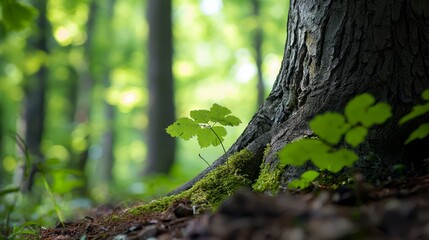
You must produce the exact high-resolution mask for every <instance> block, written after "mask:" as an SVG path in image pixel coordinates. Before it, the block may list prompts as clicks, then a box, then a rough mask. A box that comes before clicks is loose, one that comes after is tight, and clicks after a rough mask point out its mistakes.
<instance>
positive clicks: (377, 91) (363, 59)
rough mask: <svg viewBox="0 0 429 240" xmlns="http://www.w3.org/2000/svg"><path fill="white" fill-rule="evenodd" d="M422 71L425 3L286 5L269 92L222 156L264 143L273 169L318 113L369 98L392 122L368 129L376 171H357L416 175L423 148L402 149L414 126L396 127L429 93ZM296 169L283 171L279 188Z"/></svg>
mask: <svg viewBox="0 0 429 240" xmlns="http://www.w3.org/2000/svg"><path fill="white" fill-rule="evenodd" d="M428 69H429V2H428V1H425V0H415V1H406V0H394V1H387V0H379V1H340V0H328V1H316V0H313V1H303V0H295V1H294V0H292V1H291V3H290V10H289V20H288V39H287V41H286V48H285V52H284V56H283V61H282V65H281V69H280V72H279V74H278V76H277V79H276V82H275V84H274V87H273V89H272V91H271V93H270V95H269V96H268V98H267V100H266V102H265V103H264V105H263V106H262V107H261V108H260V109H259V111H258V112H257V113H256V114H255V115H254V117H253V118H252V120H251V121H250V123H249V125H248V126H247V128H246V129H245V130H244V132H243V134H242V135H241V136H240V138H239V139H238V140H237V142H236V143H235V144H234V145H233V146H232V147H231V149H229V151H228V153H227V154H231V153H232V152H236V151H237V150H240V149H242V148H245V147H247V146H254V147H255V146H256V149H258V150H259V148H264V147H265V145H266V144H271V150H270V151H269V153H268V155H267V156H266V158H265V160H264V161H265V164H275V163H276V161H277V155H276V153H277V152H278V151H279V150H280V149H281V148H283V147H284V146H285V145H286V144H287V143H289V142H290V141H292V140H294V139H296V138H297V137H302V136H308V135H311V134H312V133H311V131H310V129H309V128H308V121H309V120H311V118H312V117H314V116H315V115H316V114H318V113H322V112H325V111H335V112H343V109H344V107H345V104H346V103H347V101H348V100H350V99H351V98H352V97H353V96H355V95H357V94H360V93H363V92H369V93H371V94H373V95H374V96H376V97H377V99H378V100H381V101H386V102H388V103H389V104H391V105H392V107H393V114H394V116H393V118H391V119H390V120H389V121H388V122H387V123H386V124H384V125H382V126H379V127H376V128H373V129H372V130H371V131H370V132H369V136H368V138H367V140H366V142H365V143H364V144H363V146H364V147H361V148H360V149H358V152H359V153H362V154H368V153H371V154H374V155H375V158H377V159H378V160H379V161H378V162H377V163H374V164H378V166H377V168H375V167H374V166H375V165H372V166H366V163H364V162H363V161H362V160H359V161H358V164H357V165H358V166H359V167H361V168H362V169H363V170H364V172H365V173H366V175H367V176H374V175H378V176H379V177H383V175H388V174H390V171H391V167H392V166H393V165H394V164H396V163H404V164H406V165H408V166H410V165H413V164H414V165H415V167H416V166H417V169H418V166H419V164H421V162H422V160H423V159H424V158H425V157H427V154H426V155H425V153H422V151H421V150H420V151H415V149H416V148H417V149H418V147H420V146H424V144H426V146H427V144H428V141H427V140H426V141H420V143H418V144H417V145H415V146H414V147H404V144H403V142H404V140H405V139H406V137H407V136H408V134H409V133H410V130H411V129H415V127H416V126H417V125H418V124H419V123H418V122H413V123H412V124H408V125H405V126H403V127H400V126H398V124H397V122H398V120H399V118H400V117H401V116H403V115H404V114H406V113H408V112H409V111H410V109H411V107H412V106H413V105H414V104H416V103H417V102H418V99H419V96H420V93H421V92H422V91H423V90H424V89H425V88H428V87H429V70H428ZM424 120H426V121H428V118H427V117H426V118H425V119H424ZM424 120H422V121H424ZM261 136H264V137H261ZM423 149H424V148H423ZM259 151H260V150H259ZM410 157H411V158H412V159H410ZM225 159H226V156H222V157H220V158H219V159H218V160H217V161H215V163H214V164H213V165H212V166H210V167H209V168H208V169H207V170H205V171H204V172H203V173H201V174H200V175H198V176H197V177H196V178H195V179H193V180H192V181H190V182H189V183H187V184H185V185H183V186H181V187H180V188H178V189H177V190H176V191H174V192H177V191H182V190H184V189H187V188H188V187H190V186H192V184H193V182H195V181H197V180H198V179H200V178H202V177H203V176H204V175H205V173H206V172H208V171H210V170H212V169H213V168H215V167H216V166H217V165H219V164H221V163H222V162H224V161H225ZM415 169H416V168H415ZM303 170H304V169H299V168H291V167H289V168H287V169H286V170H285V173H284V174H283V176H282V181H283V182H287V181H288V180H289V179H292V178H295V177H297V176H298V174H299V173H301V172H302V171H303ZM174 192H173V193H174Z"/></svg>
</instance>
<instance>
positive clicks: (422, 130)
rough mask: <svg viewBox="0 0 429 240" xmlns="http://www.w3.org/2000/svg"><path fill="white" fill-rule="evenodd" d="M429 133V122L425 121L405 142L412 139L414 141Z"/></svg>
mask: <svg viewBox="0 0 429 240" xmlns="http://www.w3.org/2000/svg"><path fill="white" fill-rule="evenodd" d="M428 135H429V123H424V124H422V125H420V126H419V127H418V128H417V129H416V130H414V131H413V132H412V133H411V134H410V136H409V137H408V139H407V140H406V141H405V144H408V143H410V142H411V141H414V140H416V139H423V138H425V137H427V136H428Z"/></svg>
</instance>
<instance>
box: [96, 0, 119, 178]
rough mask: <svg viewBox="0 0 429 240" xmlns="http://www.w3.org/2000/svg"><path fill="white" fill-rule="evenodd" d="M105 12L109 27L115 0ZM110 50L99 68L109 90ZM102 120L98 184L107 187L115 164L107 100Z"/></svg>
mask: <svg viewBox="0 0 429 240" xmlns="http://www.w3.org/2000/svg"><path fill="white" fill-rule="evenodd" d="M102 4H106V5H105V7H106V10H105V11H106V12H105V15H104V16H105V17H106V19H105V21H106V22H107V23H110V24H109V25H112V21H111V19H113V15H114V7H115V4H116V0H109V1H106V2H105V3H102ZM112 31H113V29H112V28H109V29H107V31H105V32H104V33H105V34H106V36H105V37H106V38H108V37H110V34H111V32H112ZM109 53H110V48H106V49H105V51H104V54H105V58H104V59H105V60H106V59H107V61H104V62H101V63H100V68H101V69H102V72H103V73H102V78H103V79H102V82H103V86H104V89H109V87H111V78H110V65H111V64H110V61H109V60H110V55H109ZM104 118H105V128H104V133H103V139H102V143H101V144H102V149H103V154H102V156H101V161H100V163H99V164H100V165H99V174H100V180H101V181H100V182H101V183H102V185H104V186H109V183H110V182H111V181H112V178H113V166H114V163H115V156H114V150H115V127H114V126H115V121H116V107H115V106H113V105H111V104H110V103H108V102H107V100H104Z"/></svg>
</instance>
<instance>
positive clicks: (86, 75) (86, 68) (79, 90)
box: [70, 0, 98, 196]
mask: <svg viewBox="0 0 429 240" xmlns="http://www.w3.org/2000/svg"><path fill="white" fill-rule="evenodd" d="M97 14H98V7H97V3H96V1H95V0H92V1H91V2H90V4H89V13H88V21H87V24H86V26H87V28H86V35H87V40H86V42H85V44H84V46H83V47H84V50H85V59H84V61H83V62H82V64H81V65H80V66H79V69H77V70H76V71H77V74H78V78H77V80H76V81H77V83H76V88H75V89H74V90H75V93H74V95H75V99H74V102H73V105H74V108H73V110H74V111H73V116H72V117H73V121H74V126H75V127H80V126H86V128H88V129H89V123H90V119H91V104H92V96H91V94H92V91H93V86H94V76H93V73H92V70H93V69H92V68H93V66H92V65H93V62H92V44H93V33H94V27H95V16H96V15H97ZM85 141H86V142H87V143H88V144H87V147H86V148H85V149H84V150H83V151H80V152H78V153H77V154H74V156H73V159H74V161H72V162H71V163H70V165H71V167H72V168H74V169H77V170H78V171H80V172H82V173H84V172H85V168H86V165H87V163H88V157H89V146H90V141H91V134H90V131H89V130H88V131H87V133H86V136H85ZM81 177H82V178H83V184H84V185H83V186H82V187H80V188H79V189H78V192H79V194H81V195H82V196H88V195H89V189H88V179H87V174H82V176H81Z"/></svg>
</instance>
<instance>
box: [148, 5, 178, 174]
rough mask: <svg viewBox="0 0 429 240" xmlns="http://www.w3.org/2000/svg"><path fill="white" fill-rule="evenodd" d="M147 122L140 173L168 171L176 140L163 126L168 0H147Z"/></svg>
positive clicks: (169, 92)
mask: <svg viewBox="0 0 429 240" xmlns="http://www.w3.org/2000/svg"><path fill="white" fill-rule="evenodd" d="M147 19H148V24H149V40H148V41H149V43H148V51H149V58H148V61H149V75H148V81H149V113H148V115H149V125H148V128H147V144H148V155H147V158H146V162H145V163H146V166H145V170H144V174H151V173H168V171H169V170H170V168H171V166H172V164H173V162H174V159H175V150H176V143H175V140H174V139H173V138H171V137H170V136H168V134H167V133H166V132H165V128H166V127H167V126H168V125H170V124H171V123H172V122H174V119H175V105H174V86H173V72H172V56H173V43H172V41H173V40H172V37H173V36H172V23H171V0H165V1H159V0H149V1H148V6H147Z"/></svg>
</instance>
